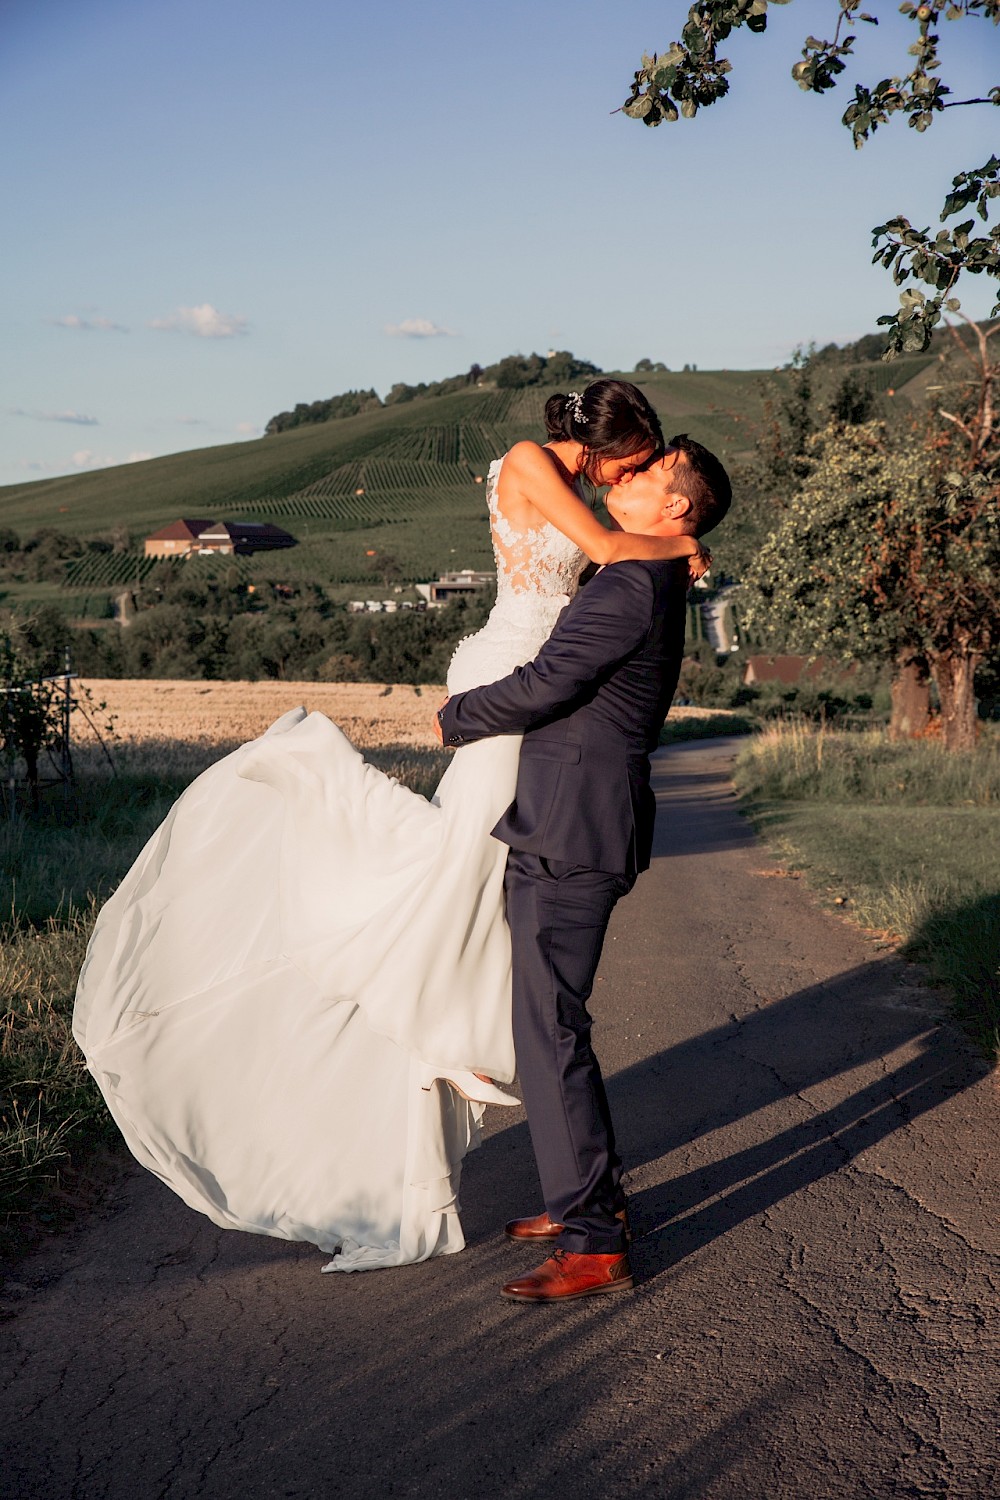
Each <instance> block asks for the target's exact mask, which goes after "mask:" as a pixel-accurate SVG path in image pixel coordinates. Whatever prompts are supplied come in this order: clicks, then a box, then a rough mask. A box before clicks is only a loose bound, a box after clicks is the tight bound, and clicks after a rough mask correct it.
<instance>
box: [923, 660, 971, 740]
mask: <svg viewBox="0 0 1000 1500" xmlns="http://www.w3.org/2000/svg"><path fill="white" fill-rule="evenodd" d="M979 660H980V657H979V656H978V655H977V654H976V653H975V652H973V651H969V650H964V651H963V650H961V649H960V648H959V649H956V650H954V651H944V652H942V653H941V655H940V656H936V657H935V658H934V663H933V671H934V681H935V682H936V684H937V690H938V697H939V698H940V700H941V732H942V735H943V737H944V744H945V749H946V750H972V749H974V748H975V744H976V695H975V692H974V688H973V679H974V678H975V674H976V667H977V665H978V664H979Z"/></svg>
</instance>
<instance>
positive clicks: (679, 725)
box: [660, 708, 757, 745]
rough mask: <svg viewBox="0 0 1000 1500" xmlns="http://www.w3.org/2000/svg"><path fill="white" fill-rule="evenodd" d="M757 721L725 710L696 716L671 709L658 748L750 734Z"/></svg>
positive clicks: (689, 712)
mask: <svg viewBox="0 0 1000 1500" xmlns="http://www.w3.org/2000/svg"><path fill="white" fill-rule="evenodd" d="M756 728H757V720H756V719H753V718H751V717H750V715H749V714H741V713H737V712H735V710H732V709H728V708H716V709H707V710H705V711H704V712H698V711H697V710H696V709H688V710H686V711H683V712H680V713H679V712H678V711H677V709H674V710H673V712H672V713H671V715H670V717H669V718H668V719H667V722H666V723H665V724H664V726H663V728H662V729H661V730H660V744H661V745H677V744H680V743H681V742H682V741H684V740H714V739H720V738H722V737H723V736H725V735H730V734H753V732H754V730H755V729H756Z"/></svg>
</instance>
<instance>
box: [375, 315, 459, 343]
mask: <svg viewBox="0 0 1000 1500" xmlns="http://www.w3.org/2000/svg"><path fill="white" fill-rule="evenodd" d="M385 331H386V333H387V334H389V336H390V338H394V339H453V338H455V337H456V334H455V331H454V329H452V328H439V327H438V325H437V324H436V323H432V322H431V321H430V319H429V318H404V319H403V321H402V323H387V324H386V325H385Z"/></svg>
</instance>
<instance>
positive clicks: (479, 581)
mask: <svg viewBox="0 0 1000 1500" xmlns="http://www.w3.org/2000/svg"><path fill="white" fill-rule="evenodd" d="M496 581H497V580H496V574H495V573H477V572H476V571H475V570H474V569H473V568H463V569H462V571H461V572H460V573H442V574H441V577H440V578H438V579H436V580H435V581H434V582H433V583H418V584H416V585H415V588H416V590H417V593H418V594H419V595H420V597H421V599H425V600H426V601H427V604H428V606H429V607H430V608H432V609H434V608H438V607H440V606H441V605H442V604H450V603H451V601H452V599H457V598H459V597H460V596H462V595H465V596H468V595H470V594H477V593H478V592H479V590H480V589H487V588H491V587H492V586H493V584H495V583H496Z"/></svg>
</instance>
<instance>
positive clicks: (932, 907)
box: [735, 723, 1000, 1055]
mask: <svg viewBox="0 0 1000 1500" xmlns="http://www.w3.org/2000/svg"><path fill="white" fill-rule="evenodd" d="M735 780H736V785H737V788H738V790H739V791H740V793H741V794H742V795H743V796H744V797H745V798H747V799H748V802H749V805H750V812H751V815H752V817H753V818H754V821H755V823H756V824H757V826H758V828H759V829H760V830H761V831H762V832H763V833H764V834H765V835H766V836H767V837H768V838H769V839H770V841H771V842H772V843H773V844H774V845H775V847H776V848H777V850H778V852H779V853H780V854H781V856H782V857H783V858H785V859H786V860H787V861H788V862H789V863H790V864H792V865H795V866H797V867H798V868H800V869H801V870H802V872H803V873H804V875H805V877H806V879H807V880H808V881H809V882H810V884H812V885H813V886H814V887H815V888H816V889H818V890H819V891H820V893H821V894H823V895H825V896H827V897H828V898H832V899H833V900H835V901H836V903H837V905H838V906H839V907H840V909H841V910H842V911H844V912H845V913H846V914H847V915H849V916H851V917H853V918H854V919H855V920H856V921H858V922H860V923H861V924H862V925H863V926H865V927H869V928H873V929H875V930H877V931H880V932H885V933H888V934H890V935H892V936H893V937H895V938H897V939H899V940H900V942H901V944H902V951H903V952H904V953H905V954H907V955H908V956H910V957H913V958H917V959H920V960H921V961H922V962H923V963H925V964H926V966H927V968H928V969H929V971H930V973H931V975H932V977H933V978H934V979H935V980H936V981H937V982H939V983H940V984H942V985H944V986H946V987H947V989H948V990H949V991H950V992H951V994H952V995H953V997H954V1002H955V1008H956V1013H957V1015H958V1017H959V1019H960V1021H961V1022H962V1024H963V1025H964V1026H965V1027H966V1029H967V1030H968V1031H969V1032H970V1034H971V1035H972V1036H973V1037H974V1038H975V1039H976V1041H977V1042H978V1043H979V1044H980V1045H981V1046H982V1047H983V1048H984V1049H985V1050H986V1051H987V1052H989V1053H991V1054H993V1055H997V1054H998V1053H1000V736H998V735H997V734H996V733H995V732H990V731H989V730H987V731H985V732H984V734H983V736H982V738H981V740H980V743H979V745H978V746H977V748H976V750H975V752H974V753H973V754H971V755H964V756H960V755H949V754H948V753H947V752H946V751H945V750H944V749H943V747H942V746H941V745H940V744H938V743H936V742H934V741H908V742H902V743H896V742H893V741H891V740H889V739H888V737H887V736H886V735H885V733H884V732H866V733H861V734H849V733H842V732H837V731H831V730H821V729H816V728H813V727H810V726H807V725H803V724H794V723H786V724H782V725H775V726H773V727H771V728H768V729H767V730H765V731H764V732H763V733H762V734H760V735H758V736H756V737H755V738H754V739H752V740H751V741H749V742H748V743H747V745H746V747H745V748H744V749H743V751H742V753H741V755H740V758H739V760H738V762H737V767H736V773H735Z"/></svg>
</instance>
